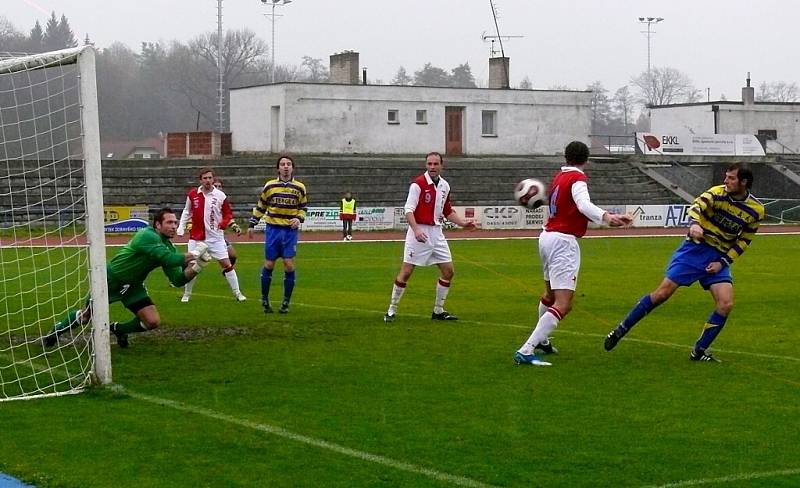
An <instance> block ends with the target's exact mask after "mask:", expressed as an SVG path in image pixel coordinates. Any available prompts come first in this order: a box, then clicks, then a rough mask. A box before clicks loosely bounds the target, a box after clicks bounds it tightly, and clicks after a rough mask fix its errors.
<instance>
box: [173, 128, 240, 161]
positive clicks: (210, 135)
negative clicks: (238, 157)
mask: <svg viewBox="0 0 800 488" xmlns="http://www.w3.org/2000/svg"><path fill="white" fill-rule="evenodd" d="M187 142H188V147H187ZM231 154H233V144H232V139H231V133H230V132H224V133H222V134H220V133H218V132H210V131H198V132H170V133H169V134H167V158H170V159H173V158H177V159H179V158H199V159H203V158H208V159H210V158H214V157H219V156H230V155H231Z"/></svg>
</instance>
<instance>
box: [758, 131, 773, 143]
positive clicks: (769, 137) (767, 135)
mask: <svg viewBox="0 0 800 488" xmlns="http://www.w3.org/2000/svg"><path fill="white" fill-rule="evenodd" d="M758 135H759V136H763V137H764V139H766V140H768V141H777V140H778V131H777V130H775V129H758Z"/></svg>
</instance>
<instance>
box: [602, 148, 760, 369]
mask: <svg viewBox="0 0 800 488" xmlns="http://www.w3.org/2000/svg"><path fill="white" fill-rule="evenodd" d="M752 186H753V172H752V171H751V170H750V168H748V167H747V166H746V165H744V164H741V163H735V164H732V165H730V166H728V168H727V170H726V171H725V181H724V184H722V185H719V186H713V187H711V188H709V189H708V190H706V191H705V192H703V193H702V194H701V195H700V196H699V197H697V198H696V199H695V200H694V203H692V206H691V207H690V208H689V217H690V218H691V223H690V225H689V233H688V235H687V236H686V240H685V241H684V242H683V244H681V246H680V247H679V248H678V249H677V250H676V251H675V253H674V254H673V255H672V259H671V260H670V262H669V265H668V266H667V271H666V276H665V278H664V280H663V281H662V282H661V284H660V285H659V286H658V288H656V289H655V290H654V291H653V292H652V293H650V294H648V295H645V296H643V297H642V298H641V299H640V300H639V302H638V303H637V304H636V306H635V307H633V309H631V311H630V312H629V313H628V315H627V316H626V317H625V318H624V319H623V320H622V322H620V324H619V325H618V326H617V327H616V328H615V329H614V330H612V331H611V332H609V333H608V335H607V336H606V339H605V344H604V346H605V349H606V351H610V350H611V349H613V348H614V346H616V345H617V343H618V342H619V341H620V339H622V337H623V336H625V334H627V333H628V331H629V330H630V329H631V328H632V327H633V326H634V325H636V323H637V322H639V321H640V320H641V319H642V318H644V316H645V315H647V314H648V313H650V311H651V310H653V309H654V308H656V307H657V306H659V305H661V304H662V303H664V302H665V301H667V300H668V299H669V297H671V296H672V294H673V293H675V291H676V290H677V289H678V287H679V286H689V285H691V284H692V283H694V282H695V281H699V282H700V285H701V286H702V287H703V289H706V290H709V291H710V292H711V295H712V296H713V297H714V303H715V308H714V312H712V313H711V315H710V316H709V317H708V321H707V322H706V324H705V326H704V327H703V333H702V334H701V335H700V338H699V339H698V340H697V342H696V343H695V345H694V348H693V349H692V352H691V354H689V359H691V360H693V361H717V360H716V359H715V358H714V357H713V356H712V355H711V354H710V353H708V352H707V349H708V348H709V347H710V346H711V343H712V342H714V339H715V338H716V337H717V335H719V333H720V331H721V330H722V327H723V326H724V325H725V321H726V320H727V319H728V315H729V314H730V312H731V309H733V277H732V276H731V271H730V266H731V264H733V261H734V260H735V259H736V258H738V257H739V256H741V255H742V253H743V252H744V251H745V249H747V247H748V246H749V245H750V243H751V242H752V240H753V237H755V235H756V232H757V231H758V226H759V223H760V222H761V221H762V220H763V219H764V205H762V204H761V202H759V201H758V199H757V198H756V197H754V196H753V195H752V194H751V193H750V188H751V187H752Z"/></svg>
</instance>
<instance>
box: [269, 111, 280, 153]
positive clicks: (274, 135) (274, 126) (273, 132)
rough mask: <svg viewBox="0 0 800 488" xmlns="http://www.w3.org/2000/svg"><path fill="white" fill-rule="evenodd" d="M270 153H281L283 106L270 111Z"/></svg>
mask: <svg viewBox="0 0 800 488" xmlns="http://www.w3.org/2000/svg"><path fill="white" fill-rule="evenodd" d="M269 127H270V131H269V152H271V153H272V154H277V153H279V152H281V144H280V137H281V106H280V105H273V106H272V110H271V111H270V121H269Z"/></svg>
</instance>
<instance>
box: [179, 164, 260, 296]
mask: <svg viewBox="0 0 800 488" xmlns="http://www.w3.org/2000/svg"><path fill="white" fill-rule="evenodd" d="M198 174H199V177H200V186H198V187H197V188H192V189H191V190H189V194H188V195H187V196H186V205H185V206H184V209H183V212H182V213H181V221H180V224H179V225H178V230H177V234H178V235H179V236H182V235H183V234H184V233H185V232H186V227H187V224H188V223H189V222H191V224H192V228H191V230H190V231H189V251H190V252H191V251H192V250H193V249H194V247H195V246H196V245H197V243H199V242H205V243H206V244H207V245H208V252H209V253H210V254H211V257H212V258H214V259H215V260H217V262H219V265H220V266H221V267H222V275H223V276H224V277H225V279H226V280H227V281H228V285H229V286H230V287H231V291H232V292H233V296H234V297H235V298H236V300H237V301H240V302H243V301H245V300H246V298H245V296H244V295H243V294H242V292H241V291H240V290H239V278H238V277H237V276H236V270H235V269H233V264H232V263H231V260H230V256H229V255H228V245H227V243H226V242H225V229H227V228H229V227H230V228H231V229H232V230H234V231H235V232H236V233H237V234H241V232H242V231H241V229H240V228H239V226H238V225H237V224H236V222H234V221H233V211H232V210H231V204H230V202H229V201H228V197H227V196H226V195H225V193H224V192H223V191H222V190H220V189H218V188H215V187H214V171H213V170H212V169H211V168H202V169H200V171H198ZM196 281H197V280H192V281H190V282H189V283H187V284H186V285H185V286H184V289H183V297H181V302H184V303H185V302H188V301H189V298H190V297H191V296H192V288H193V287H194V284H195V282H196Z"/></svg>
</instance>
